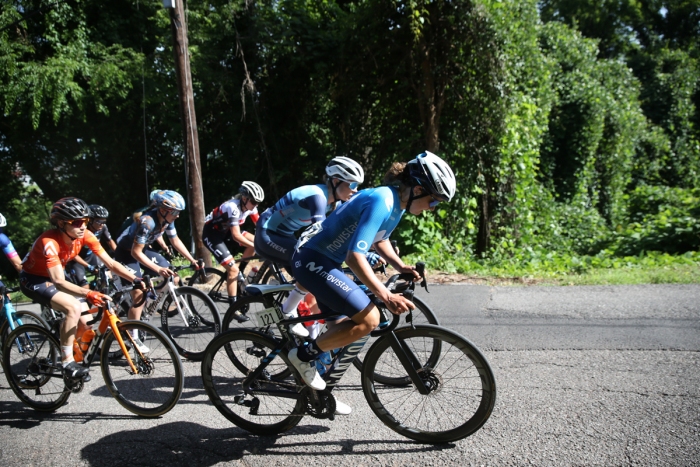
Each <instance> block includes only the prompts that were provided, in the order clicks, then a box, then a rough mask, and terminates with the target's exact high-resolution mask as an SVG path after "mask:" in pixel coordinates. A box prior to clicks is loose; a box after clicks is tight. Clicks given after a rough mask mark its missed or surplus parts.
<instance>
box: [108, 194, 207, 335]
mask: <svg viewBox="0 0 700 467" xmlns="http://www.w3.org/2000/svg"><path fill="white" fill-rule="evenodd" d="M184 209H185V199H184V198H183V197H182V195H180V194H179V193H177V192H175V191H172V190H159V191H158V192H157V193H156V194H155V195H154V196H153V207H152V208H150V209H148V210H146V211H145V212H144V213H143V214H142V215H141V216H140V217H139V218H138V219H137V220H136V221H135V222H134V223H133V224H132V225H131V227H129V228H128V229H126V230H125V231H124V232H122V233H121V235H119V238H118V239H117V251H116V254H115V255H114V258H115V259H116V260H117V261H119V262H120V263H122V264H123V265H125V266H126V267H127V268H129V269H130V270H133V271H134V272H135V274H136V275H137V276H138V277H142V276H141V271H142V269H143V271H144V272H145V273H146V274H148V275H149V276H151V277H156V276H162V277H164V278H168V277H171V276H172V277H173V278H174V280H175V282H176V283H177V281H178V276H177V274H176V273H175V272H174V271H173V270H172V269H170V262H169V261H168V260H167V259H165V258H164V257H163V256H162V255H161V254H160V253H156V252H155V251H153V250H149V249H148V248H146V247H147V246H148V245H152V244H153V243H154V242H156V241H157V239H159V238H161V237H162V236H163V234H164V233H165V235H167V236H168V239H169V240H170V244H171V245H172V246H173V247H174V248H175V249H176V250H177V251H178V252H179V253H180V254H181V255H182V256H184V257H185V258H186V259H187V260H188V261H189V262H190V263H192V266H194V267H195V268H197V267H198V265H197V261H196V260H195V259H194V257H193V256H192V255H191V254H190V252H189V251H188V250H187V247H185V245H184V243H182V240H180V237H178V236H177V230H175V219H177V218H178V217H180V212H182V210H184ZM141 297H142V292H141V291H140V290H134V291H132V298H133V300H134V303H139V302H140V301H141ZM142 310H143V303H142V304H141V306H139V307H137V308H133V307H132V308H131V309H130V310H129V314H128V316H129V319H141V311H142ZM135 332H136V331H134V333H135ZM134 337H135V338H136V337H138V336H134ZM137 344H139V343H138V342H137ZM139 345H140V344H139Z"/></svg>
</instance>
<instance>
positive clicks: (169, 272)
mask: <svg viewBox="0 0 700 467" xmlns="http://www.w3.org/2000/svg"><path fill="white" fill-rule="evenodd" d="M158 274H160V275H161V276H163V277H165V278H166V279H167V278H168V277H173V276H174V275H175V271H173V270H172V269H169V268H160V269H159V270H158Z"/></svg>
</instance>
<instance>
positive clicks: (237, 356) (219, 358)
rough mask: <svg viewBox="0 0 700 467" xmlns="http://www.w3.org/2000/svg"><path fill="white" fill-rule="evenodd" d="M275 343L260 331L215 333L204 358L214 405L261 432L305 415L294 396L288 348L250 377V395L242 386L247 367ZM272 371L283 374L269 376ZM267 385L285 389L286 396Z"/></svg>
mask: <svg viewBox="0 0 700 467" xmlns="http://www.w3.org/2000/svg"><path fill="white" fill-rule="evenodd" d="M276 346H277V342H276V341H275V340H274V339H271V338H270V337H268V336H266V335H264V334H260V333H259V332H256V331H248V330H242V329H240V330H239V329H234V330H229V331H227V332H225V333H223V334H221V335H220V336H218V337H216V338H215V339H214V340H213V341H212V342H211V344H209V346H208V347H207V351H206V353H205V355H204V359H203V360H202V381H203V383H204V390H205V391H206V393H207V395H208V396H209V399H210V400H211V402H212V403H213V404H214V407H216V409H217V410H218V411H219V412H220V413H221V414H222V415H223V416H224V417H226V418H227V419H228V420H229V421H231V422H232V423H233V424H235V425H236V426H239V427H241V428H243V429H244V430H248V431H250V432H251V433H255V434H259V435H274V434H278V433H282V432H284V431H287V430H290V429H292V428H294V427H295V426H296V425H297V424H298V423H299V422H300V421H301V418H302V416H303V415H304V409H305V406H304V401H303V398H301V397H298V394H297V392H298V389H299V384H298V382H297V381H296V380H295V379H294V377H293V376H291V371H289V368H290V367H291V365H290V363H289V361H288V360H287V356H286V353H285V354H284V355H283V354H282V353H280V354H278V355H277V356H276V357H275V358H274V359H273V360H272V361H271V362H270V364H269V365H268V366H267V368H266V369H265V371H264V373H263V377H261V378H260V379H258V380H256V381H254V382H253V384H252V385H251V387H252V388H255V389H256V392H255V394H254V395H253V394H246V393H245V391H244V390H243V381H244V379H245V378H246V376H247V375H248V374H249V371H250V370H249V369H255V368H257V367H258V366H259V365H260V364H261V362H262V360H263V358H265V357H266V356H267V355H269V354H270V352H271V351H272V350H274V349H275V347H276ZM275 374H287V376H284V377H281V378H277V377H275V376H271V375H275ZM257 391H260V392H257ZM265 391H285V392H286V393H287V395H288V397H281V396H276V395H271V394H264V392H265Z"/></svg>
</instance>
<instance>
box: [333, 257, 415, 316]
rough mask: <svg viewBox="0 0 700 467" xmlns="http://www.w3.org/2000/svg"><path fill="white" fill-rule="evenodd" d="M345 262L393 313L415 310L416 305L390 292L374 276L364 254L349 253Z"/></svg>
mask: <svg viewBox="0 0 700 467" xmlns="http://www.w3.org/2000/svg"><path fill="white" fill-rule="evenodd" d="M345 262H346V263H347V265H348V266H349V267H350V269H351V270H352V272H353V273H355V275H356V276H357V278H358V279H360V281H361V282H362V283H363V284H365V285H366V286H367V288H369V290H371V291H372V292H373V293H374V295H376V296H377V297H378V298H379V299H380V300H381V301H382V302H384V304H386V305H387V307H388V308H389V310H390V311H391V312H392V313H395V314H398V313H404V312H406V311H408V310H409V309H411V310H412V309H413V308H415V305H413V303H412V302H411V301H410V300H408V299H407V298H405V297H404V296H402V295H399V294H393V293H391V292H389V289H387V288H386V287H385V286H384V284H382V283H381V281H380V280H379V279H378V278H377V276H376V275H375V274H374V271H373V270H372V267H371V266H370V265H369V263H368V262H367V258H366V257H365V254H364V253H360V252H356V251H348V254H347V256H346V257H345Z"/></svg>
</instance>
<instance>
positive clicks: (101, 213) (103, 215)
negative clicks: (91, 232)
mask: <svg viewBox="0 0 700 467" xmlns="http://www.w3.org/2000/svg"><path fill="white" fill-rule="evenodd" d="M88 207H89V208H90V218H91V219H96V218H100V219H107V218H108V217H109V211H107V210H106V209H105V208H103V207H102V206H100V205H99V204H91V205H90V206H88Z"/></svg>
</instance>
